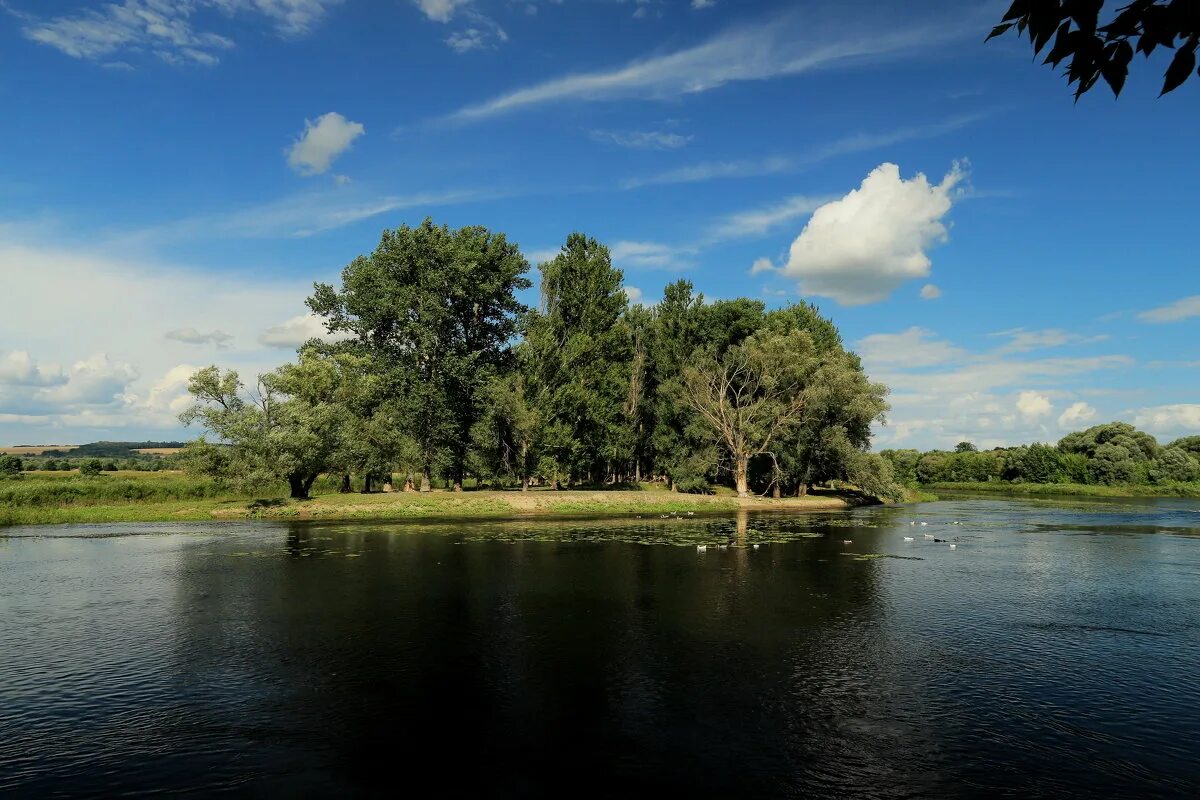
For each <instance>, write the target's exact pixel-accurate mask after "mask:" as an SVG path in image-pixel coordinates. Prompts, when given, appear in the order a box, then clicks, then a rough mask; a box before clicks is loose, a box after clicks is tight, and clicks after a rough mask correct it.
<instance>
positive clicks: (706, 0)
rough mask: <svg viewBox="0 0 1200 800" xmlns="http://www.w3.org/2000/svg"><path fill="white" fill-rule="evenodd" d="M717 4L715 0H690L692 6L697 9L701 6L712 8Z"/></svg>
mask: <svg viewBox="0 0 1200 800" xmlns="http://www.w3.org/2000/svg"><path fill="white" fill-rule="evenodd" d="M716 4H717V0H692V8H693V9H696V10H699V9H702V8H712V7H713V6H715V5H716Z"/></svg>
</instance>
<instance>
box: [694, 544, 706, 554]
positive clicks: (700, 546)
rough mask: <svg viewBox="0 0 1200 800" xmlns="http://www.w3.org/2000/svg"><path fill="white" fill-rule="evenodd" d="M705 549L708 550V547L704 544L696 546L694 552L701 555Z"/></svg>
mask: <svg viewBox="0 0 1200 800" xmlns="http://www.w3.org/2000/svg"><path fill="white" fill-rule="evenodd" d="M707 549H708V545H706V544H698V545H696V552H697V553H703V552H704V551H705V550H707Z"/></svg>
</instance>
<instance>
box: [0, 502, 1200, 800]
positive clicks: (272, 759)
mask: <svg viewBox="0 0 1200 800" xmlns="http://www.w3.org/2000/svg"><path fill="white" fill-rule="evenodd" d="M906 537H909V538H911V539H912V540H913V541H906ZM938 540H942V541H938ZM951 543H953V544H954V545H955V547H953V548H951V546H950V544H951ZM698 545H704V546H705V549H704V550H699V549H698ZM1197 743H1200V503H1197V502H1194V501H1183V500H1178V501H1176V500H1161V499H1156V500H1129V501H1094V500H1059V501H1048V500H1041V499H1015V500H1014V499H997V498H970V497H963V498H959V499H953V500H947V501H943V502H939V503H931V504H924V505H917V506H907V507H898V508H867V509H857V510H853V511H847V512H824V513H815V514H805V515H799V514H788V515H779V514H768V513H760V514H752V515H748V516H747V515H742V516H741V517H740V518H737V517H733V516H729V517H703V518H701V517H695V518H688V517H684V518H674V517H672V518H668V519H661V518H659V517H658V516H656V515H655V516H652V517H646V518H641V519H639V518H637V517H636V516H631V517H629V518H626V519H621V520H593V521H579V520H571V521H550V520H541V521H523V522H508V523H497V522H475V521H464V522H457V523H438V524H411V523H404V524H390V523H388V524H384V523H378V522H374V523H339V524H333V523H276V522H256V523H220V524H199V523H196V524H192V523H187V524H183V523H180V524H121V525H95V526H55V527H44V528H33V527H30V528H9V529H2V530H0V794H4V795H6V796H8V795H11V796H29V797H46V796H54V795H60V796H111V795H115V794H121V793H129V794H137V793H169V794H179V793H183V792H189V791H190V792H198V793H201V794H213V793H218V792H231V793H234V794H250V795H272V796H294V795H309V796H328V795H338V796H352V795H359V796H371V795H380V796H382V795H389V796H391V795H396V794H402V793H409V794H419V795H424V794H426V793H435V794H437V795H447V796H461V795H463V793H466V792H471V793H477V794H481V795H483V796H488V797H493V796H506V797H507V796H518V797H549V796H555V797H561V796H571V795H583V796H595V795H601V796H642V795H648V794H649V793H651V792H658V793H662V794H663V795H664V796H693V797H695V796H703V797H718V796H724V797H788V796H804V797H812V796H828V797H879V798H891V797H897V798H899V797H906V798H910V797H922V798H925V797H929V798H940V797H946V798H953V797H964V798H966V797H980V796H1012V797H1053V798H1066V797H1081V798H1082V797H1086V798H1098V797H1189V798H1194V797H1196V796H1198V795H1200V745H1198V744H1197Z"/></svg>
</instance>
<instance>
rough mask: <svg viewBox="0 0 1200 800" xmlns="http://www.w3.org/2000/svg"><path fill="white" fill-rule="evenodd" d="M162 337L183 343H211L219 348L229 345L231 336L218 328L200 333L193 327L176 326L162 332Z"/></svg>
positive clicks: (231, 340)
mask: <svg viewBox="0 0 1200 800" xmlns="http://www.w3.org/2000/svg"><path fill="white" fill-rule="evenodd" d="M163 338H164V339H171V340H172V341H176V342H183V343H184V344H212V345H216V346H217V347H219V348H224V347H229V346H230V344H231V343H232V342H233V337H232V336H230V335H229V334H228V333H225V332H224V331H220V330H214V331H209V332H208V333H201V332H200V331H198V330H196V329H195V328H176V329H175V330H170V331H167V332H166V333H164V334H163Z"/></svg>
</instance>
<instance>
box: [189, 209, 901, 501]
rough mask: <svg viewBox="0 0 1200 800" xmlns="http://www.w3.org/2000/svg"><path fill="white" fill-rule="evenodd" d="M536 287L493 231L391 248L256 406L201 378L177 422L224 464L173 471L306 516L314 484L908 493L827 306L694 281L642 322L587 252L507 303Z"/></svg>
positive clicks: (435, 231) (638, 310)
mask: <svg viewBox="0 0 1200 800" xmlns="http://www.w3.org/2000/svg"><path fill="white" fill-rule="evenodd" d="M528 270H529V263H528V262H527V261H526V259H525V258H524V256H522V255H521V253H520V251H519V249H518V248H517V246H516V245H515V244H513V243H511V242H509V241H507V239H506V238H505V237H504V235H503V234H499V233H494V232H491V231H488V230H487V229H486V228H481V227H465V228H460V229H457V230H452V229H450V228H447V227H445V226H435V225H434V224H433V223H432V222H430V221H429V220H426V221H425V222H424V224H422V225H420V226H417V227H415V228H413V227H408V226H403V227H401V228H398V229H396V230H388V231H384V232H383V235H382V237H381V239H380V242H379V244H378V246H377V247H376V248H375V250H374V252H372V253H371V254H370V255H365V256H360V257H359V258H356V259H355V260H354V261H353V262H352V263H350V264H349V265H348V266H347V267H346V268H345V269H344V270H343V271H342V275H341V285H340V286H333V285H328V284H318V285H317V286H316V287H315V291H314V293H313V295H312V297H310V298H309V300H308V306H309V308H310V309H311V310H312V311H313V312H314V313H315V314H317V315H318V316H319V317H321V318H322V319H323V320H324V321H325V324H326V328H327V329H328V331H329V332H330V333H333V334H336V335H337V336H338V337H339V340H338V341H336V342H327V341H320V340H313V341H310V342H309V343H308V344H306V345H305V346H304V347H302V348H301V349H300V352H299V356H298V359H297V361H296V362H295V363H292V364H287V365H284V366H282V367H280V368H278V369H276V370H274V371H272V372H270V373H267V374H265V375H262V376H259V377H258V379H257V380H256V381H252V382H250V386H246V385H244V384H243V382H242V380H241V378H240V377H239V376H238V375H237V374H236V373H234V372H232V371H229V372H225V371H222V370H220V369H218V368H217V367H216V366H213V367H209V368H206V369H204V370H201V371H200V372H199V373H197V374H196V375H195V376H193V378H192V380H191V383H190V386H189V389H190V390H191V392H192V395H193V396H194V397H195V399H196V401H197V402H196V404H195V406H194V407H193V408H192V409H190V410H189V411H188V412H186V413H185V414H184V415H183V417H182V418H183V420H184V421H185V422H198V423H200V424H201V425H203V427H204V428H205V429H206V431H207V432H208V433H209V434H210V435H211V436H212V440H213V441H214V442H221V443H224V444H228V445H229V446H228V447H214V446H213V445H211V444H209V443H208V442H207V441H206V440H204V439H201V440H200V441H198V442H196V443H193V444H192V445H190V446H189V447H188V448H187V450H186V452H185V454H184V456H183V461H184V462H185V463H186V464H188V465H189V468H190V469H192V470H193V471H195V472H197V473H201V474H206V475H212V476H215V477H219V478H225V479H229V480H233V481H240V482H247V483H250V482H259V483H269V482H273V481H276V482H277V481H286V482H287V483H288V485H289V487H290V492H291V495H292V496H293V497H299V498H303V497H306V496H308V493H309V490H310V487H311V486H312V484H313V481H315V480H316V479H317V477H318V476H319V475H322V474H332V475H336V476H342V477H343V478H344V482H343V486H344V488H345V490H346V491H349V490H350V481H351V477H352V476H353V477H354V478H355V479H357V480H361V481H362V483H363V484H364V485H365V487H367V488H369V487H370V486H371V484H372V481H390V480H391V477H392V475H393V474H399V475H401V476H403V478H404V483H405V488H413V489H415V488H420V489H422V490H423V489H427V488H429V487H430V486H431V484H432V481H433V480H434V479H435V478H437V477H441V478H443V479H445V480H446V481H447V482H448V483H449V484H450V485H451V486H453V487H454V488H461V487H463V485H464V483H466V482H467V480H466V479H467V478H468V477H474V478H476V481H477V482H482V483H486V484H488V485H491V486H521V487H522V488H528V487H529V486H530V485H531V484H534V483H536V484H539V485H542V486H550V487H567V486H579V485H601V484H609V485H620V484H625V483H635V482H639V481H647V480H651V481H661V482H664V483H666V484H668V485H670V487H671V488H674V489H678V490H680V491H693V492H705V491H709V490H710V488H711V487H712V486H714V485H717V484H724V485H728V486H730V487H731V488H733V489H735V490H736V491H737V492H738V494H739V495H743V496H744V495H748V494H749V493H750V492H757V493H773V494H775V495H776V496H778V495H781V494H803V493H804V492H805V491H807V489H808V488H809V487H810V486H812V485H813V484H814V483H818V482H826V481H830V480H840V481H846V482H849V483H853V484H854V485H856V486H858V487H859V488H861V489H862V490H863V491H864V492H865V493H867V494H869V495H872V496H875V497H881V498H894V497H897V496H899V495H902V494H903V489H902V488H900V487H898V485H897V484H896V483H895V482H894V481H893V480H892V477H891V472H890V467H889V464H888V462H886V461H884V460H883V459H881V458H880V457H879V456H878V455H874V454H871V453H869V452H868V450H869V446H870V432H871V425H872V423H874V422H875V421H877V420H879V419H881V418H882V415H883V413H884V412H885V411H886V409H887V405H886V403H885V402H884V397H885V395H886V391H887V390H886V388H885V387H883V386H882V385H880V384H876V383H872V382H870V381H869V380H868V378H867V376H866V375H865V374H864V372H863V369H862V365H861V363H860V361H859V358H858V356H857V355H855V354H854V353H852V352H850V351H848V350H847V349H846V348H845V346H844V344H843V342H842V338H841V335H840V334H839V332H838V330H837V328H836V327H835V326H834V325H833V323H832V322H830V321H829V320H828V319H827V318H825V317H824V316H822V315H821V314H820V312H819V311H818V309H817V308H816V307H815V306H812V305H809V304H807V303H798V304H796V305H791V306H788V307H786V308H782V309H778V310H773V311H768V310H766V308H765V306H764V304H763V303H762V302H761V301H758V300H751V299H746V298H739V299H734V300H717V301H715V302H707V301H705V299H704V297H703V296H702V295H698V294H696V293H695V292H694V291H693V288H692V285H691V284H690V283H688V282H687V281H677V282H675V283H672V284H671V285H669V286H667V287H666V290H665V291H664V293H663V296H662V298H661V299H660V300H659V301H658V302H657V303H656V304H654V305H652V306H646V305H631V304H630V303H629V300H628V297H627V295H626V292H625V291H624V289H623V288H622V284H623V275H622V274H621V272H620V271H619V270H617V269H614V268H613V265H612V260H611V257H610V254H609V250H608V248H607V247H605V246H604V245H603V244H601V243H599V242H597V241H596V240H595V239H592V238H590V237H587V236H585V235H583V234H579V233H575V234H571V235H570V236H569V237H568V238H567V240H566V243H565V244H564V245H563V247H562V248H561V251H560V252H559V254H558V255H557V256H555V257H554V258H553V259H551V260H549V261H547V262H545V263H543V264H541V265H540V266H539V271H540V273H541V275H540V286H539V288H540V290H541V302H540V303H539V307H538V308H536V309H531V308H527V307H525V306H524V305H523V304H522V303H521V302H520V301H519V300H518V298H517V294H516V293H517V292H518V291H520V290H523V289H527V288H529V287H530V286H531V282H530V281H529V280H528V279H527V278H526V277H525V275H526V273H527V272H528Z"/></svg>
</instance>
